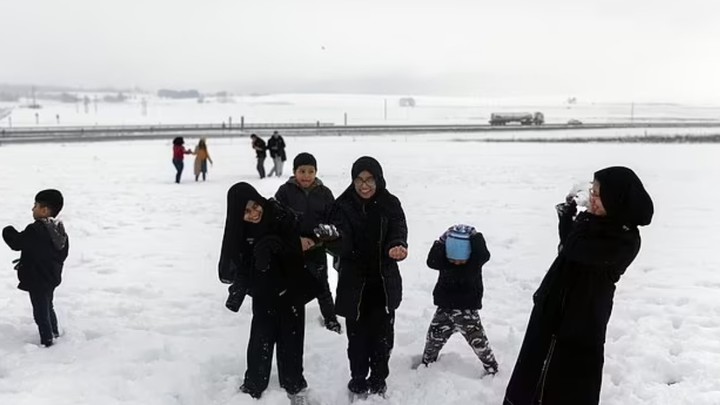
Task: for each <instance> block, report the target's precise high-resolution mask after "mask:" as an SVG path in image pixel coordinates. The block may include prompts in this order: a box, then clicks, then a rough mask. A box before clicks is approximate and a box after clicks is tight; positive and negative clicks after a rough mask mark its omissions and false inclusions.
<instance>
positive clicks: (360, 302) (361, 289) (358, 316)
mask: <svg viewBox="0 0 720 405" xmlns="http://www.w3.org/2000/svg"><path fill="white" fill-rule="evenodd" d="M363 290H365V281H364V280H363V283H362V285H361V286H360V299H359V300H358V304H357V316H356V317H355V321H356V322H360V305H362V297H363Z"/></svg>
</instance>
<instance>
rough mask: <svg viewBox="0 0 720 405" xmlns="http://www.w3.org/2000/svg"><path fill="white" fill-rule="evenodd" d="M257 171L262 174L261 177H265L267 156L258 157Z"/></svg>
mask: <svg viewBox="0 0 720 405" xmlns="http://www.w3.org/2000/svg"><path fill="white" fill-rule="evenodd" d="M257 172H258V174H259V175H260V178H261V179H264V178H265V158H264V157H259V158H257Z"/></svg>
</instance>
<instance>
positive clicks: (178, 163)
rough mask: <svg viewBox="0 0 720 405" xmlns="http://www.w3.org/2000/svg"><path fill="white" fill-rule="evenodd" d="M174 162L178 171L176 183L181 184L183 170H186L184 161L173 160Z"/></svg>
mask: <svg viewBox="0 0 720 405" xmlns="http://www.w3.org/2000/svg"><path fill="white" fill-rule="evenodd" d="M172 162H173V165H174V166H175V170H176V173H175V183H180V176H182V172H183V168H185V163H183V161H182V160H179V159H173V161H172Z"/></svg>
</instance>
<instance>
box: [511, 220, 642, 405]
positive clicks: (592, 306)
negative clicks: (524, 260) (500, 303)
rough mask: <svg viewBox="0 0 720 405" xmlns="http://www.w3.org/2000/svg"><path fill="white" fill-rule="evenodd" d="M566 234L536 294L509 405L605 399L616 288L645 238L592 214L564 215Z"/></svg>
mask: <svg viewBox="0 0 720 405" xmlns="http://www.w3.org/2000/svg"><path fill="white" fill-rule="evenodd" d="M559 228H560V231H561V234H560V240H561V244H560V252H559V254H558V256H557V258H556V259H555V261H554V262H553V264H552V265H551V266H550V269H549V270H548V272H547V273H546V274H545V277H544V278H543V281H542V283H541V284H540V287H539V288H538V290H537V291H536V292H535V294H534V295H533V301H534V303H535V306H534V307H533V311H532V314H531V315H530V321H529V324H528V328H527V331H526V332H525V339H524V340H523V345H522V347H521V349H520V354H519V355H518V359H517V363H516V365H515V369H514V370H513V374H512V377H511V379H510V382H509V383H508V387H507V392H506V400H505V401H506V402H505V404H518V405H529V404H535V403H536V402H534V401H537V400H538V399H540V400H543V401H544V402H543V403H552V404H597V403H598V401H599V394H600V384H601V381H602V366H603V346H604V343H605V335H606V330H607V324H608V321H609V320H610V314H611V312H612V307H613V297H614V295H615V283H616V282H617V281H618V279H619V278H620V276H621V275H622V274H623V273H624V272H625V269H626V268H627V267H628V266H629V265H630V263H632V261H633V260H634V259H635V256H636V255H637V254H638V251H639V249H640V235H639V233H638V229H637V228H636V227H626V226H622V225H618V224H617V223H614V222H612V221H610V220H608V219H607V218H603V217H598V216H594V215H591V214H587V213H581V214H579V215H578V216H577V218H576V219H575V221H573V219H572V214H568V213H564V214H562V216H561V218H560V227H559ZM544 364H549V367H546V366H544ZM568 381H572V382H573V383H572V384H568Z"/></svg>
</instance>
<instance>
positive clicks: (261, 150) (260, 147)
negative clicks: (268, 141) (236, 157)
mask: <svg viewBox="0 0 720 405" xmlns="http://www.w3.org/2000/svg"><path fill="white" fill-rule="evenodd" d="M252 146H253V149H255V155H256V156H257V157H258V158H264V157H267V146H266V145H265V141H263V140H262V139H261V138H259V137H258V138H257V139H255V140H254V141H253V143H252Z"/></svg>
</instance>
